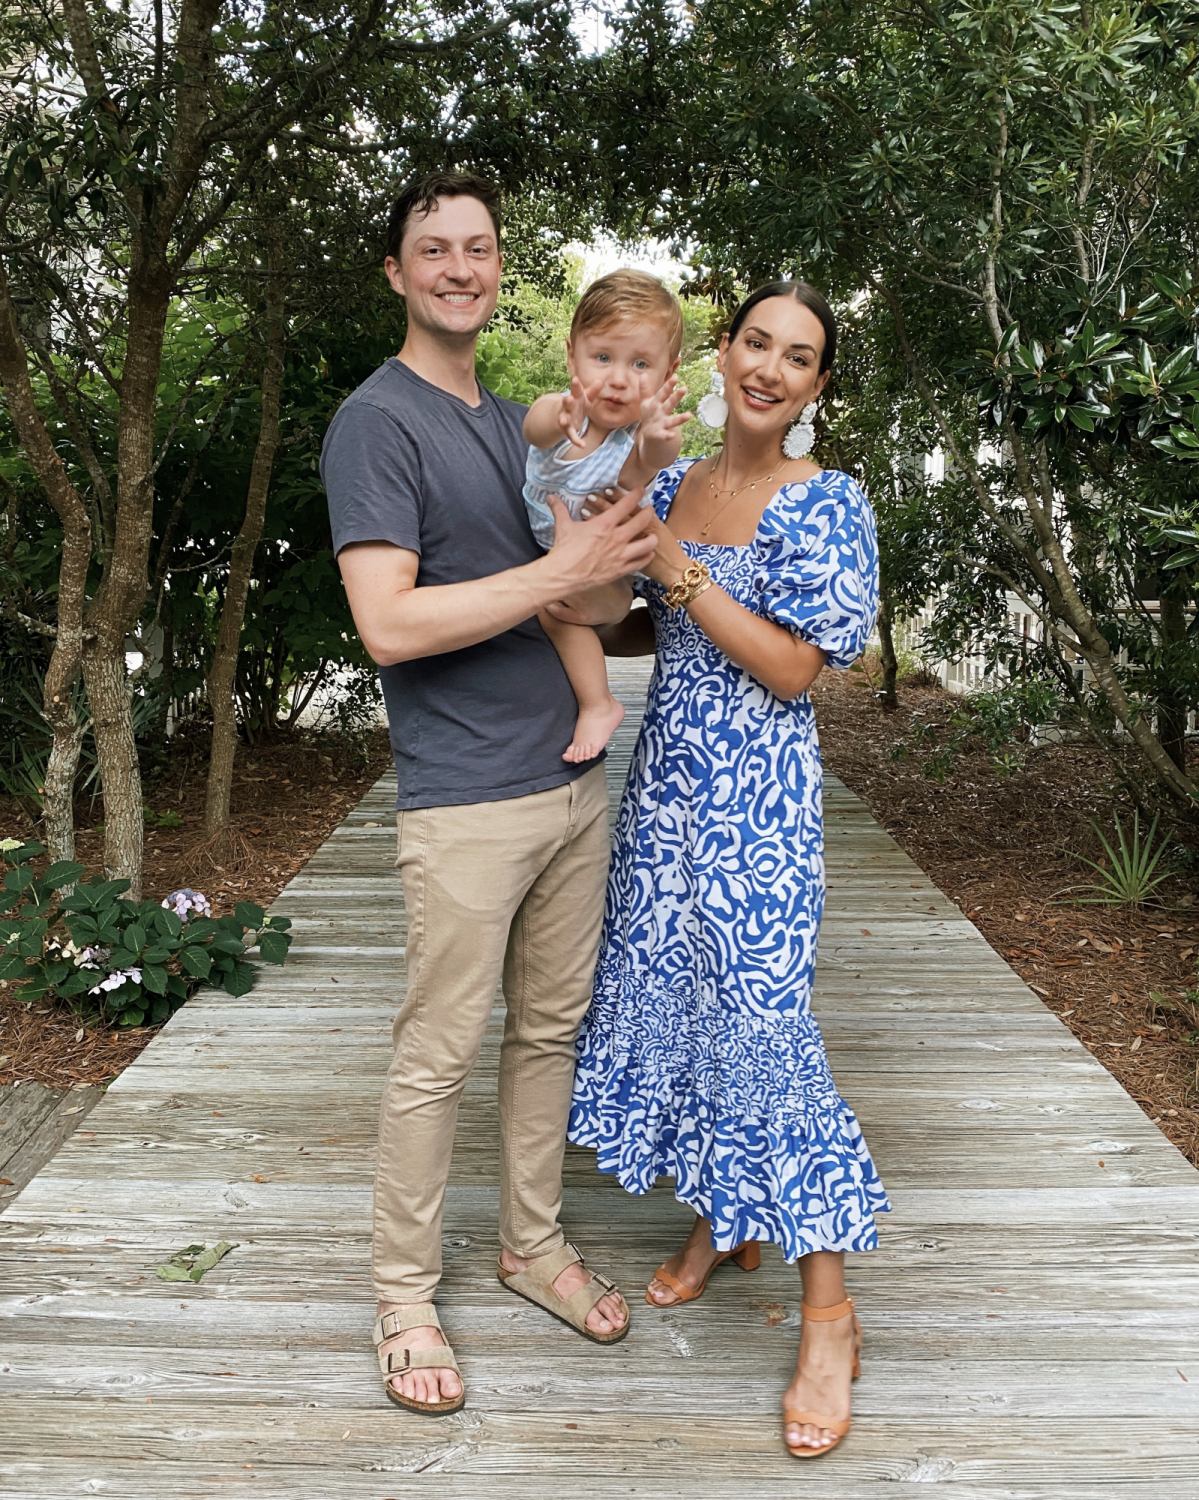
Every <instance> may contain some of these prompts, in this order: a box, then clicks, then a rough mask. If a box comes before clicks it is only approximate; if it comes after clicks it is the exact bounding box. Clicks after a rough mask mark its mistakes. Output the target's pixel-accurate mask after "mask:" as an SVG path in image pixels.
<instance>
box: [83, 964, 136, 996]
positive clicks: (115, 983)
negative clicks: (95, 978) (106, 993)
mask: <svg viewBox="0 0 1199 1500" xmlns="http://www.w3.org/2000/svg"><path fill="white" fill-rule="evenodd" d="M127 979H132V980H133V982H134V984H141V982H142V971H141V970H140V969H115V970H114V971H113V972H112V973H111V974H110V975H109V976H108V978H107V979H102V980H101V981H100V983H99V984H97V985H95V986H94V987H93V988H92V989H90V990H88V994H89V995H98V994H100V992H101V991H102V990H119V989H120V987H121V986H122V985H123V984H124V983H125V981H126V980H127Z"/></svg>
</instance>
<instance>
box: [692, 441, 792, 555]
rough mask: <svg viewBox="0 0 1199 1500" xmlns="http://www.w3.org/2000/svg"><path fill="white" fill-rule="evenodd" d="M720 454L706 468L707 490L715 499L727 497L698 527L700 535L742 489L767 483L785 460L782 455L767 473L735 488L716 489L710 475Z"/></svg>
mask: <svg viewBox="0 0 1199 1500" xmlns="http://www.w3.org/2000/svg"><path fill="white" fill-rule="evenodd" d="M723 451H724V450H723V449H722V450H721V452H723ZM720 456H721V455H720V453H718V454H717V455H716V457H715V458H714V459H713V460H712V467H711V468H710V469H709V470H708V474H709V478H708V492H709V494H712V495H715V497H716V498H717V499H719V498H720V497H721V495H727V496H728V497H729V498H728V499H727V500H726V501H725V502H724V504H723V505H722V506H721V507H720V508H719V510H716V511H714V512H713V513H712V515H710V516H709V517H708V520H707V524H706V525H704V526H701V527H700V531H699V534H700V536H707V534H708V532H709V531H711V529H712V523H713V521H715V520H716V519H717V517H718V516H721V515H723V514H724V512H725V511H726V510H728V508H729V506H730V505H732V503H733V501H734V500H735V499H736V498H737V496H738V495H740V494H741V493H742V491H744V490H753V489H756V488H757V487H758V485H760V484H769V483H770V481H771V480H772V479H773V478H774V476H775V475H776V474H777V473H778V471H779V470H780V469H781V468H782V467H783V464H785V463H786V462H787V460H786V458H785V457H784V458H783V459H782V462H780V463H776V464H775V466H774V468H773V469H771V471H770V473H769V474H759V475H758V477H757V478H756V479H749V480H746V481H745V482H744V483H743V484H739V485H738V486H737V487H736V489H731V490H718V489H717V488H716V480H715V479H714V478H712V477H711V476H713V475H715V473H716V465H717V464H718V463H719V462H720Z"/></svg>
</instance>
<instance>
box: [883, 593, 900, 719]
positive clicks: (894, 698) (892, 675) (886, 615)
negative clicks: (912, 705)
mask: <svg viewBox="0 0 1199 1500" xmlns="http://www.w3.org/2000/svg"><path fill="white" fill-rule="evenodd" d="M893 623H894V621H893V618H892V614H891V594H890V591H889V590H888V589H887V588H886V587H885V586H884V587H881V588H880V589H879V596H878V643H879V660H880V662H881V663H882V668H883V686H882V691H881V692H880V693H879V695H878V696H879V700H880V701H881V703H882V706H883V707H884V708H885V709H887V710H888V711H892V710H894V709H897V708H898V707H899V695H898V693H897V692H896V691H895V679H896V677H897V676H898V675H899V661H898V658H897V657H896V655H895V636H894V634H893V633H892V628H891V627H892V625H893Z"/></svg>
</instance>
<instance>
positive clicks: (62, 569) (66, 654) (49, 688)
mask: <svg viewBox="0 0 1199 1500" xmlns="http://www.w3.org/2000/svg"><path fill="white" fill-rule="evenodd" d="M0 383H2V384H3V386H4V393H5V395H6V396H7V398H8V410H9V416H10V417H11V418H12V421H13V425H14V426H15V427H16V429H17V433H18V435H19V436H20V439H21V446H22V447H23V448H24V449H25V453H26V456H27V457H28V459H29V463H30V467H31V468H32V469H33V472H34V473H35V474H36V475H37V477H38V479H39V481H40V482H41V484H42V487H43V488H44V489H45V491H46V494H47V496H48V498H49V500H50V504H51V505H52V506H53V507H54V512H55V514H56V515H57V516H58V518H59V520H60V522H61V523H62V555H61V558H60V560H59V566H58V622H57V626H56V632H55V638H54V651H53V654H52V655H51V657H50V665H49V668H48V669H47V671H46V681H45V686H44V688H43V697H42V712H43V714H44V715H45V717H46V721H47V722H48V723H49V725H50V728H51V730H52V731H53V734H54V743H53V746H52V747H51V751H50V763H49V765H48V767H47V769H46V781H45V790H44V791H43V794H42V796H43V801H42V811H43V817H44V820H45V828H46V833H47V843H48V844H49V847H50V851H51V856H52V858H54V859H72V858H73V857H74V854H75V798H74V792H75V769H76V767H77V766H78V764H79V746H80V743H81V742H82V739H83V730H82V729H81V727H80V725H79V723H78V720H77V719H76V716H75V709H74V704H73V697H74V689H75V684H76V682H77V681H78V680H79V671H80V666H81V661H82V655H83V608H84V599H85V595H86V588H87V571H88V565H89V564H90V562H91V555H92V528H91V520H90V518H89V516H88V513H87V507H86V506H85V505H84V503H83V498H82V496H81V495H80V494H79V492H78V490H76V488H75V486H74V485H73V484H72V483H71V482H70V480H69V479H68V477H67V471H66V469H65V468H64V466H63V463H62V460H61V459H60V458H59V456H58V453H57V451H56V450H55V447H54V444H53V442H52V441H51V438H50V434H49V432H48V431H47V430H46V426H45V423H44V422H43V421H42V418H41V414H40V413H39V412H38V409H37V405H36V403H35V401H34V395H33V386H32V384H31V382H30V379H29V365H28V361H27V357H26V353H25V344H24V339H23V338H22V335H21V328H20V324H19V322H18V320H17V313H16V308H15V307H14V306H13V301H12V295H11V293H10V290H9V285H8V278H7V276H6V274H5V271H4V267H3V265H2V264H0ZM14 516H15V511H11V512H10V527H11V524H12V517H14ZM13 540H14V538H13V536H12V534H11V533H10V536H9V538H8V542H9V545H10V549H11V545H12V542H13Z"/></svg>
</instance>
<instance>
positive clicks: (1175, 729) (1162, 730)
mask: <svg viewBox="0 0 1199 1500" xmlns="http://www.w3.org/2000/svg"><path fill="white" fill-rule="evenodd" d="M1158 604H1159V606H1160V608H1161V639H1162V645H1163V646H1164V647H1165V648H1166V651H1165V655H1166V672H1167V675H1169V674H1170V662H1171V659H1172V657H1173V655H1174V652H1173V651H1171V649H1170V648H1171V647H1175V646H1181V645H1182V644H1183V643H1184V642H1185V641H1186V638H1187V619H1186V610H1185V609H1184V608H1183V602H1182V600H1181V598H1179V597H1177V596H1176V595H1175V596H1164V595H1163V597H1162V598H1161V599H1159V600H1158ZM1189 708H1190V704H1189V703H1187V701H1186V700H1185V698H1183V697H1182V696H1181V695H1180V694H1179V693H1176V692H1171V691H1168V690H1167V691H1165V692H1163V693H1162V694H1161V696H1160V697H1159V698H1158V700H1157V737H1158V739H1159V740H1160V741H1161V746H1162V749H1163V750H1164V751H1165V752H1166V754H1167V755H1168V756H1169V757H1170V759H1171V760H1172V761H1173V762H1174V764H1175V765H1176V766H1177V767H1178V769H1179V770H1180V771H1182V772H1184V773H1185V771H1186V768H1187V712H1188V710H1189Z"/></svg>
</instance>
